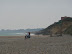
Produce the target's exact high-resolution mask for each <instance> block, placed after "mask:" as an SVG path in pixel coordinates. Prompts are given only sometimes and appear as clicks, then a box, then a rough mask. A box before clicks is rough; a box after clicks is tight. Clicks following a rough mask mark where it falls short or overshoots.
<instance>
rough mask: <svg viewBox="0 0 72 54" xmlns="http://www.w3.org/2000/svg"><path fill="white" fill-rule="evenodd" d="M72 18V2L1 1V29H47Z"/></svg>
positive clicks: (60, 0) (68, 0)
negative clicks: (60, 21) (62, 20)
mask: <svg viewBox="0 0 72 54" xmlns="http://www.w3.org/2000/svg"><path fill="white" fill-rule="evenodd" d="M62 16H70V17H72V0H0V29H27V28H46V27H48V26H49V25H50V24H52V23H54V22H57V21H58V20H60V18H61V17H62Z"/></svg>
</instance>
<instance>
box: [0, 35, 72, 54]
mask: <svg viewBox="0 0 72 54" xmlns="http://www.w3.org/2000/svg"><path fill="white" fill-rule="evenodd" d="M0 54H72V36H70V35H63V36H60V37H50V36H48V35H46V36H31V38H30V39H24V36H0Z"/></svg>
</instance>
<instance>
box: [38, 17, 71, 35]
mask: <svg viewBox="0 0 72 54" xmlns="http://www.w3.org/2000/svg"><path fill="white" fill-rule="evenodd" d="M71 25H72V18H69V19H64V20H60V21H59V22H55V23H54V24H52V25H50V26H49V27H47V28H46V29H44V30H41V31H40V32H38V33H37V34H43V35H48V34H51V33H52V34H61V33H65V34H67V33H68V32H69V30H70V29H69V27H70V26H71ZM70 28H72V26H71V27H70ZM66 31H67V32H66ZM70 32H72V29H71V31H70Z"/></svg>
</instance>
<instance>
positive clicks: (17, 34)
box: [0, 33, 25, 36]
mask: <svg viewBox="0 0 72 54" xmlns="http://www.w3.org/2000/svg"><path fill="white" fill-rule="evenodd" d="M0 36H25V33H0Z"/></svg>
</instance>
